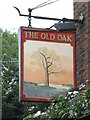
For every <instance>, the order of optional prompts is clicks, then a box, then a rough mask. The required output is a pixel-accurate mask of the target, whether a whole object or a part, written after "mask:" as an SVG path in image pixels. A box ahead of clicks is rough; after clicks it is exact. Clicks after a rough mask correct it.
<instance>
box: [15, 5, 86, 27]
mask: <svg viewBox="0 0 90 120" xmlns="http://www.w3.org/2000/svg"><path fill="white" fill-rule="evenodd" d="M14 8H15V9H16V10H17V11H18V13H19V16H23V17H28V20H29V25H28V27H31V18H32V17H33V18H36V19H45V20H54V21H62V22H73V23H81V24H82V23H83V21H84V16H83V14H82V13H80V15H79V19H68V18H62V19H59V18H51V17H42V16H32V15H31V12H32V10H33V9H31V8H29V9H28V12H29V14H28V15H25V14H21V12H20V10H19V9H18V8H17V7H15V6H14Z"/></svg>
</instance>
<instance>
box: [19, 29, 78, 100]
mask: <svg viewBox="0 0 90 120" xmlns="http://www.w3.org/2000/svg"><path fill="white" fill-rule="evenodd" d="M75 85H76V78H75V32H58V31H56V30H46V29H36V28H27V27H21V28H20V29H19V89H20V91H19V95H20V97H19V98H20V100H21V101H52V100H53V98H55V97H56V96H57V95H58V94H59V95H60V94H63V95H65V93H66V92H67V91H68V90H69V89H70V88H71V87H75Z"/></svg>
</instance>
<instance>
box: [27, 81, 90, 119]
mask: <svg viewBox="0 0 90 120" xmlns="http://www.w3.org/2000/svg"><path fill="white" fill-rule="evenodd" d="M89 92H90V91H89V89H88V87H87V82H86V83H85V84H81V85H80V86H79V87H78V88H76V89H72V90H71V91H70V92H68V93H67V95H66V97H65V98H64V97H63V96H61V95H58V96H57V98H56V99H55V100H54V101H53V102H52V103H51V105H50V106H49V107H48V109H47V110H46V111H45V112H43V113H40V112H39V114H37V113H36V114H35V113H34V114H32V115H31V114H30V115H29V116H28V117H27V118H25V120H28V118H30V117H32V118H37V117H38V118H39V119H43V118H44V119H45V120H48V119H55V118H59V119H66V118H67V119H69V118H70V119H72V118H74V119H76V118H79V117H82V116H85V115H88V114H90V94H89Z"/></svg>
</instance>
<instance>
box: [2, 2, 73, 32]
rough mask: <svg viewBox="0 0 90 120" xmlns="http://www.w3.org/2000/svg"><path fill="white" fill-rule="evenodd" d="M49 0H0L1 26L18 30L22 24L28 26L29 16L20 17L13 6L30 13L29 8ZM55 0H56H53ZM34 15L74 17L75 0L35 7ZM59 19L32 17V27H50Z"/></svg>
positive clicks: (24, 12) (22, 11)
mask: <svg viewBox="0 0 90 120" xmlns="http://www.w3.org/2000/svg"><path fill="white" fill-rule="evenodd" d="M45 1H47V0H0V28H2V29H7V30H15V31H18V28H19V27H20V26H26V27H28V18H27V17H20V16H19V14H18V12H17V11H16V10H15V9H14V8H13V6H16V7H18V8H19V9H20V11H21V13H22V14H27V15H28V8H33V7H35V6H37V5H39V4H41V3H43V2H45ZM51 1H55V0H51ZM32 15H33V16H44V17H53V18H60V19H61V18H63V17H66V18H73V0H59V1H57V2H55V3H53V4H50V5H47V6H44V7H41V8H38V9H35V10H33V11H32ZM57 22H58V21H49V20H40V19H34V18H32V22H31V24H32V27H36V28H49V27H50V26H52V25H53V24H54V23H57Z"/></svg>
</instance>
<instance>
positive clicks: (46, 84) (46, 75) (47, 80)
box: [44, 68, 49, 86]
mask: <svg viewBox="0 0 90 120" xmlns="http://www.w3.org/2000/svg"><path fill="white" fill-rule="evenodd" d="M44 85H45V86H49V75H48V68H46V70H45V83H44Z"/></svg>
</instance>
